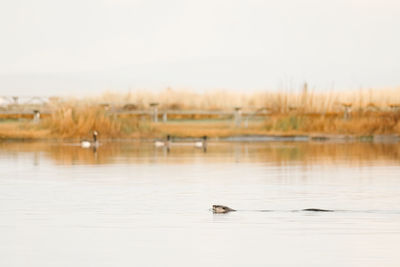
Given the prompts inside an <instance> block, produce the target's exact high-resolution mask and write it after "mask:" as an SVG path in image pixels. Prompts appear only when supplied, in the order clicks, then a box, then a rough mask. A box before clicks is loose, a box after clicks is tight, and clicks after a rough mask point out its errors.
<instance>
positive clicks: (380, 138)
mask: <svg viewBox="0 0 400 267" xmlns="http://www.w3.org/2000/svg"><path fill="white" fill-rule="evenodd" d="M201 137H202V136H197V137H196V136H190V137H188V136H172V141H176V142H181V141H194V140H198V139H200V138H201ZM160 139H162V138H159V137H123V138H121V137H118V138H99V141H102V142H128V141H132V142H153V141H154V140H160ZM79 140H80V139H79V138H54V137H42V138H40V137H39V138H26V137H10V138H3V137H0V142H3V143H5V142H56V143H58V142H76V141H79ZM209 140H210V141H212V142H279V141H282V142H332V141H337V142H343V141H345V142H378V143H381V142H382V143H386V142H389V143H397V142H400V135H397V134H387V135H342V134H308V135H307V134H286V135H285V134H279V135H278V134H265V135H259V134H257V135H231V136H223V137H218V136H217V137H210V138H209Z"/></svg>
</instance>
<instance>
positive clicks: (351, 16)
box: [0, 0, 400, 95]
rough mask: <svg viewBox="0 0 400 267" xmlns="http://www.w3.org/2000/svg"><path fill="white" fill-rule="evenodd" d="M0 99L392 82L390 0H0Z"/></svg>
mask: <svg viewBox="0 0 400 267" xmlns="http://www.w3.org/2000/svg"><path fill="white" fill-rule="evenodd" d="M0 34H1V35H0V47H1V49H0V95H27V94H28V95H57V94H75V93H77V92H79V93H84V94H88V93H100V92H103V91H105V90H115V91H117V90H120V91H123V92H124V91H128V90H134V89H141V88H145V89H162V88H166V87H168V86H171V87H173V88H190V89H195V90H202V89H213V88H218V89H221V88H222V89H228V90H237V91H240V90H242V91H247V90H267V89H271V90H272V89H278V88H280V87H293V88H296V87H298V86H299V85H300V84H301V83H303V82H304V81H308V82H309V84H311V85H312V86H313V87H316V88H318V89H321V90H324V89H331V88H336V89H357V88H360V87H364V88H369V87H379V88H380V87H397V86H400V1H398V0H330V1H327V0H276V1H261V0H243V1H238V0H202V1H190V0H173V1H167V0H96V1H95V0H68V1H57V0H35V1H33V0H8V1H7V0H2V1H0Z"/></svg>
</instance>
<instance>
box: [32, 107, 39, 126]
mask: <svg viewBox="0 0 400 267" xmlns="http://www.w3.org/2000/svg"><path fill="white" fill-rule="evenodd" d="M39 121H40V111H39V110H36V109H35V110H34V111H33V122H34V123H38V122H39Z"/></svg>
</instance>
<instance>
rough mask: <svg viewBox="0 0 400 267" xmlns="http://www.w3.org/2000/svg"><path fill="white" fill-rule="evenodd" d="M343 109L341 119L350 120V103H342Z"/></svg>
mask: <svg viewBox="0 0 400 267" xmlns="http://www.w3.org/2000/svg"><path fill="white" fill-rule="evenodd" d="M342 106H343V108H344V114H343V119H344V120H348V119H350V116H351V106H352V104H351V103H343V104H342Z"/></svg>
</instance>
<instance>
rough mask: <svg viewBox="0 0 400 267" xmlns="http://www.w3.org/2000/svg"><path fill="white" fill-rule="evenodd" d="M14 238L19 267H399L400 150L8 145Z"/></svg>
mask: <svg viewBox="0 0 400 267" xmlns="http://www.w3.org/2000/svg"><path fill="white" fill-rule="evenodd" d="M213 204H222V205H227V206H229V207H232V208H234V209H237V210H238V211H237V212H231V213H227V214H213V213H212V212H211V211H210V208H211V206H212V205H213ZM304 208H322V209H333V210H335V212H329V213H322V212H307V211H299V210H301V209H304ZM258 210H271V212H260V211H258ZM0 237H1V238H0V266H7V267H11V266H24V267H25V266H38V267H39V266H40V267H44V266H52V267H53V266H58V267H59V266H96V267H101V266H174V267H176V266H218V267H220V266H308V267H309V266H352V267H354V266H362V267H368V266H385V267H389V266H396V267H397V266H400V254H399V250H398V247H397V246H398V245H399V244H400V144H399V143H384V142H383V143H372V142H344V141H342V142H210V143H209V145H208V149H207V151H206V152H204V151H202V150H199V149H195V148H194V147H192V146H191V145H186V144H175V145H172V146H171V149H170V151H169V152H167V151H166V150H165V149H163V148H155V147H154V146H153V144H152V143H150V142H135V141H132V142H122V141H121V142H108V143H107V142H104V143H103V144H102V145H101V146H100V147H99V148H98V149H96V150H93V149H84V148H81V147H79V146H78V145H76V144H73V143H57V142H46V143H29V142H25V143H18V142H2V143H0Z"/></svg>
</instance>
